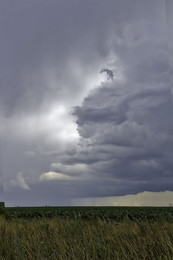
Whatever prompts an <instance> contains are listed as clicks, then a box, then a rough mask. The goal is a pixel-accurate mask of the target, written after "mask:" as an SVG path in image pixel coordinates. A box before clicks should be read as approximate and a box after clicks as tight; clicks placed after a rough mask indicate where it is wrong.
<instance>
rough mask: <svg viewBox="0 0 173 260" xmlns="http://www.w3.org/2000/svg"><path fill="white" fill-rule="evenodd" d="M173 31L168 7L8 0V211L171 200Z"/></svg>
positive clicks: (1, 104) (4, 107)
mask: <svg viewBox="0 0 173 260" xmlns="http://www.w3.org/2000/svg"><path fill="white" fill-rule="evenodd" d="M172 24H173V2H172V1H171V0H167V1H166V0H165V1H164V0H128V1H127V0H87V1H85V0H49V1H47V0H15V1H14V0H2V1H0V47H1V48H0V57H1V58H0V122H1V124H0V172H1V175H0V199H1V200H4V201H5V202H6V205H7V206H13V205H26V206H27V205H77V204H80V205H81V204H83V205H84V204H86V203H88V204H91V205H95V204H97V205H98V204H99V205H102V204H105V201H106V204H111V205H119V204H123V205H124V203H127V204H128V203H131V204H133V205H135V203H136V202H135V201H136V200H134V196H139V194H142V195H141V196H143V194H144V196H143V197H142V198H143V202H140V203H141V204H142V203H143V204H145V203H147V201H149V200H148V197H147V198H146V196H145V194H149V195H147V196H151V197H152V196H153V197H152V201H153V202H152V203H153V205H158V198H160V196H162V195H163V196H162V198H163V197H164V198H163V200H164V199H165V198H166V199H165V201H166V200H167V204H168V203H173V195H172V194H173V160H172V157H173V116H172V115H173V103H172V100H173V99H172V98H173V94H172V93H173V92H172V90H173V89H172V86H173V77H172V75H173V33H172V29H171V27H172ZM130 194H131V195H130ZM132 194H133V196H132ZM135 194H138V195H135ZM153 194H154V195H153ZM165 194H166V195H165ZM120 196H123V198H124V200H123V202H122V200H121V199H120V200H119V198H120ZM157 196H158V197H157ZM151 197H150V198H151ZM168 197H169V199H168ZM140 198H141V197H140ZM163 200H161V199H160V200H159V201H162V202H163ZM168 200H169V201H168ZM144 201H145V202H144ZM140 203H139V201H138V204H140ZM165 203H166V202H164V203H163V204H165Z"/></svg>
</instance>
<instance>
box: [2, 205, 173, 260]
mask: <svg viewBox="0 0 173 260" xmlns="http://www.w3.org/2000/svg"><path fill="white" fill-rule="evenodd" d="M0 259H2V260H3V259H4V260H5V259H7V260H8V259H9V260H23V259H28V260H37V259H38V260H41V259H44V260H45V259H47V260H67V259H70V260H78V259H79V260H81V259H82V260H97V259H105V260H126V259H128V260H134V259H135V260H138V259H139V260H141V259H149V260H150V259H173V208H172V207H167V208H163V207H158V208H154V207H14V208H10V207H7V208H5V210H4V212H3V213H2V214H1V215H0Z"/></svg>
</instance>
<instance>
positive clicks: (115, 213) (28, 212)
mask: <svg viewBox="0 0 173 260" xmlns="http://www.w3.org/2000/svg"><path fill="white" fill-rule="evenodd" d="M5 211H6V215H8V216H13V217H27V218H29V217H31V218H32V217H54V216H61V217H72V218H78V217H80V218H83V219H85V218H87V219H94V218H96V219H97V218H98V217H99V218H103V219H113V220H116V221H122V220H127V219H130V220H140V221H147V220H148V221H156V220H158V221H163V220H166V221H169V222H171V221H172V222H173V207H14V208H12V207H11V208H10V207H8V208H5Z"/></svg>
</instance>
